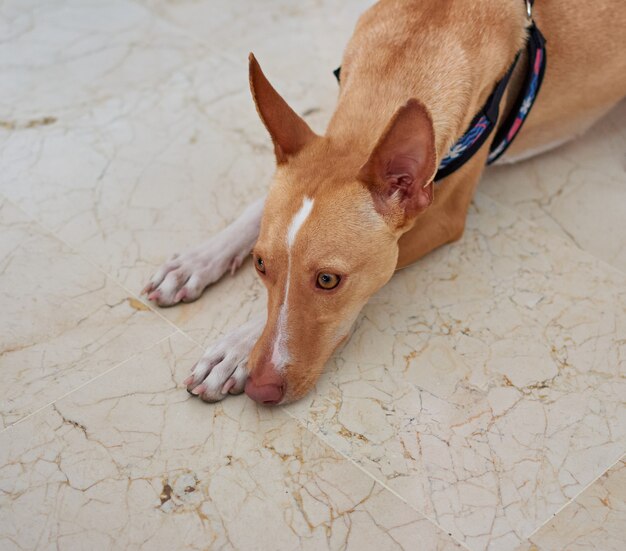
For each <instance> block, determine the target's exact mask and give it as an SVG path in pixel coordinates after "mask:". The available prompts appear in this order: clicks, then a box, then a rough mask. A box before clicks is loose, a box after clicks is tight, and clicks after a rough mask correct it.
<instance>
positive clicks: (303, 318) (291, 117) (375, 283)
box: [145, 0, 626, 404]
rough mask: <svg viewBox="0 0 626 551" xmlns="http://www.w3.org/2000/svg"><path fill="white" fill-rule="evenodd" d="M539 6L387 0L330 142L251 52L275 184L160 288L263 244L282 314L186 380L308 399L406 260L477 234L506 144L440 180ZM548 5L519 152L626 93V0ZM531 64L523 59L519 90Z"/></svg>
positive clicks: (178, 291)
mask: <svg viewBox="0 0 626 551" xmlns="http://www.w3.org/2000/svg"><path fill="white" fill-rule="evenodd" d="M526 9H527V6H526V5H525V3H524V2H523V0H508V1H505V2H503V1H502V0H475V1H473V2H468V1H467V0H382V1H381V2H379V3H378V4H376V5H375V6H374V7H372V8H371V9H369V10H368V11H367V12H366V13H365V14H364V15H363V16H362V17H361V19H360V20H359V23H358V25H357V28H356V31H355V33H354V36H353V37H352V39H351V41H350V43H349V44H348V47H347V49H346V52H345V56H344V60H343V64H342V73H341V89H340V94H339V102H338V106H337V109H336V111H335V113H334V115H333V117H332V120H331V121H330V124H329V125H328V129H327V131H326V135H325V136H323V137H322V136H318V135H316V134H315V133H314V132H313V131H312V130H311V129H310V128H309V127H308V125H307V124H306V123H305V122H304V121H303V120H302V119H301V118H300V117H299V116H298V115H297V114H296V113H295V112H294V111H293V110H292V109H291V108H290V107H289V106H288V105H287V104H286V103H285V101H284V100H283V99H282V98H281V97H280V96H279V95H278V93H277V92H276V91H275V90H274V89H273V88H272V86H271V85H270V84H269V82H268V81H267V79H266V78H265V76H264V75H263V73H262V72H261V69H260V67H259V65H258V63H257V62H256V60H255V59H254V57H253V56H252V55H251V56H250V86H251V89H252V94H253V96H254V100H255V102H256V105H257V109H258V112H259V115H260V116H261V119H262V121H263V123H264V124H265V126H266V128H267V130H268V132H269V133H270V136H271V138H272V141H273V143H274V149H275V152H276V162H277V166H276V174H275V177H274V181H273V183H272V186H271V188H270V192H269V195H268V196H267V199H266V200H265V202H263V201H262V200H261V201H258V202H257V203H255V204H253V205H251V206H250V207H249V208H248V209H247V210H246V211H245V212H244V214H243V215H242V216H241V217H240V218H239V219H238V220H237V221H236V222H234V223H233V224H232V225H231V226H229V227H228V228H226V229H225V230H223V231H222V232H221V233H220V234H218V235H217V236H215V237H214V238H212V239H211V240H210V241H208V242H207V243H205V244H203V245H201V246H200V247H198V248H196V249H194V250H192V251H190V252H188V253H186V254H183V255H180V256H175V257H174V258H173V259H172V260H170V261H169V262H168V263H166V264H165V265H164V266H163V267H162V268H161V269H160V270H159V271H158V272H157V274H155V276H154V277H153V278H152V280H151V282H150V283H149V284H148V285H147V287H146V289H145V291H146V292H148V293H150V294H149V298H150V300H154V301H155V302H157V304H159V305H161V306H165V305H171V304H175V303H177V302H179V301H181V300H182V301H190V300H195V299H196V298H197V297H198V296H199V295H200V294H201V293H202V291H203V290H204V289H205V288H206V287H207V286H208V285H209V284H211V283H212V282H214V281H216V280H217V279H218V278H220V277H221V276H222V275H223V274H224V273H225V272H226V271H228V270H231V271H234V270H235V269H236V268H237V267H238V266H239V265H240V264H241V262H242V260H243V259H244V257H245V256H246V255H247V254H249V252H250V250H251V249H252V247H253V246H254V251H253V258H254V264H255V267H256V269H257V271H258V273H259V276H260V277H261V279H262V281H263V282H264V283H265V285H266V287H267V290H268V308H267V317H266V318H265V317H264V318H263V319H255V320H252V321H250V322H249V323H248V324H246V325H244V326H243V327H240V328H239V329H237V330H236V331H234V332H232V333H230V334H228V335H226V336H225V337H223V338H222V339H221V340H220V341H219V342H218V343H217V344H216V345H215V346H213V347H212V348H211V349H209V350H208V351H207V353H206V354H205V356H204V357H203V358H202V359H201V360H200V361H199V362H198V364H197V365H196V366H195V368H194V370H193V373H192V375H191V376H190V377H189V378H188V379H187V381H186V384H187V386H188V389H189V390H190V391H191V392H192V393H193V394H197V395H199V396H201V397H202V398H203V399H205V400H208V401H215V400H219V399H221V398H223V397H224V396H225V395H227V394H228V393H239V392H241V391H242V390H243V389H244V387H245V391H246V393H247V394H248V395H249V396H250V397H251V398H253V399H254V400H257V401H259V402H262V403H266V404H278V403H286V402H289V401H292V400H295V399H298V398H300V397H301V396H303V395H304V394H305V393H306V392H307V391H308V390H310V389H311V387H312V386H313V385H314V383H315V381H316V380H317V378H318V377H319V375H320V373H321V372H322V369H323V367H324V364H325V363H326V361H327V360H328V358H329V356H330V355H331V354H332V352H333V350H334V349H335V348H336V347H337V345H338V344H339V343H340V342H341V341H342V340H343V339H344V338H345V337H346V336H347V335H348V333H349V330H350V327H351V325H352V324H353V322H354V320H355V319H356V317H357V315H358V313H359V311H360V310H361V308H362V307H363V305H364V304H365V303H366V302H367V300H368V298H369V297H370V296H371V295H372V294H373V293H375V292H376V291H377V290H378V289H380V288H381V287H382V286H383V285H384V284H385V283H386V282H387V281H388V280H389V279H390V278H391V276H392V275H393V273H394V271H395V270H396V269H398V268H401V267H403V266H406V265H407V264H410V263H412V262H415V261H416V260H417V259H419V258H420V257H422V256H423V255H425V254H426V253H428V252H429V251H431V250H433V249H434V248H436V247H439V246H440V245H443V244H444V243H448V242H450V241H454V240H456V239H459V238H460V237H461V235H462V234H463V229H464V225H465V217H466V212H467V209H468V205H469V203H470V200H471V198H472V195H473V193H474V189H475V188H476V184H477V182H478V180H479V178H480V175H481V173H482V171H483V169H484V166H485V160H486V156H487V153H488V144H489V141H490V140H488V141H487V143H486V144H485V145H483V147H482V148H481V149H480V150H479V151H478V153H477V154H475V155H474V157H473V158H472V159H471V160H470V161H469V162H468V163H466V164H465V165H464V166H463V167H462V168H461V169H460V170H458V171H457V172H455V173H453V174H452V175H450V176H448V177H447V178H445V179H444V180H442V181H441V183H440V184H438V185H437V188H436V189H435V186H434V184H433V182H432V180H433V177H434V174H435V172H436V169H437V166H438V162H439V160H440V159H442V157H443V156H445V155H446V153H447V152H448V150H449V148H450V147H451V145H452V144H454V143H455V141H456V140H457V139H458V138H459V136H461V135H462V134H463V132H464V131H465V129H466V128H467V126H468V124H469V123H470V121H471V120H472V118H473V116H474V114H475V113H476V112H477V111H478V110H479V109H480V108H481V106H482V105H483V104H484V102H485V101H486V99H487V97H488V96H489V95H490V93H491V92H492V90H493V88H494V85H495V83H496V82H497V81H498V80H499V79H500V78H501V77H502V76H503V74H504V73H505V72H506V71H507V69H508V68H509V67H510V66H511V64H512V61H513V59H514V58H515V55H516V53H517V52H518V51H520V50H522V49H523V46H524V43H525V40H526V26H527V24H528V18H527V13H526ZM534 18H535V21H536V22H537V24H538V26H539V28H540V29H541V30H542V32H543V34H544V36H545V37H546V39H547V50H548V60H549V61H548V67H547V72H546V76H545V80H544V84H543V88H542V90H541V92H540V94H539V97H538V100H537V102H536V106H535V108H534V110H533V111H532V112H531V114H530V116H529V118H528V120H527V122H526V125H525V126H524V127H523V130H522V131H521V133H520V135H519V137H518V138H517V139H516V141H515V142H514V143H513V145H512V146H511V148H510V149H509V150H508V151H507V154H506V156H505V158H504V160H505V161H506V160H516V159H519V158H522V157H526V156H529V155H532V154H534V153H537V152H539V151H543V150H546V149H549V148H551V147H554V146H555V145H558V144H560V143H562V142H564V141H566V140H568V139H571V138H572V137H574V136H576V135H577V134H580V133H581V132H583V131H584V130H586V129H587V128H588V127H589V126H590V125H591V124H592V123H593V122H594V121H595V120H597V119H598V118H599V117H600V116H601V115H603V114H604V113H606V112H607V111H608V110H609V109H610V108H611V107H612V106H613V105H614V104H615V103H616V102H618V101H619V100H620V99H621V98H623V97H624V96H625V95H626V54H625V52H626V32H624V29H626V3H625V2H624V1H623V0H599V1H598V2H582V3H577V4H576V5H575V6H574V5H572V3H571V2H567V1H566V0H538V3H537V5H536V6H535V11H534ZM526 64H527V61H526V60H525V59H524V56H523V55H522V58H521V59H520V61H519V62H518V64H517V66H516V69H515V72H514V74H513V78H512V81H511V83H510V85H509V90H508V95H509V96H510V97H512V98H514V97H516V95H517V91H518V90H519V88H520V86H521V81H522V74H523V73H522V71H523V70H525V69H524V67H525V66H526ZM509 102H510V100H509V99H508V97H505V98H504V100H503V102H502V103H503V105H502V106H501V110H502V112H503V113H504V114H506V113H507V109H510V106H509V105H508V103H509ZM263 205H264V206H263ZM255 243H256V244H255Z"/></svg>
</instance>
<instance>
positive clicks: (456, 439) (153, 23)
mask: <svg viewBox="0 0 626 551" xmlns="http://www.w3.org/2000/svg"><path fill="white" fill-rule="evenodd" d="M368 4H369V2H368V0H341V1H339V0H301V1H299V2H292V1H290V0H270V1H264V2H253V1H251V0H233V1H230V2H225V1H224V2H222V1H217V0H215V1H213V0H212V1H194V0H177V1H166V0H92V1H90V2H84V1H83V0H58V1H55V2H45V1H43V0H6V1H5V2H3V3H1V4H0V35H1V36H2V37H3V38H2V40H1V41H0V72H1V74H2V78H1V79H0V312H1V314H0V396H1V399H0V431H1V432H0V549H2V551H4V550H13V549H20V550H26V549H62V550H68V549H69V550H75V549H90V550H91V549H97V550H104V549H124V550H130V549H150V550H154V549H167V550H171V549H242V550H249V549H259V550H265V549H268V550H269V549H272V550H273V549H281V550H283V549H310V550H319V549H326V548H328V549H345V548H349V549H354V550H359V551H360V550H365V549H373V550H377V551H379V550H386V549H411V550H413V549H420V550H425V551H430V550H453V549H456V550H460V549H465V550H471V551H482V550H487V549H488V550H494V551H506V550H520V551H521V550H524V551H530V550H535V551H537V550H541V551H556V550H564V549H567V550H581V551H582V550H589V549H598V550H602V551H610V550H615V551H617V550H623V549H625V548H626V466H625V465H626V463H625V461H626V456H624V454H625V453H626V408H625V404H624V402H625V400H626V379H625V376H626V104H624V103H622V104H621V105H620V106H618V107H617V108H616V109H615V110H614V111H613V112H612V113H611V114H610V115H609V116H608V117H607V118H605V119H604V120H603V121H601V122H600V123H599V124H598V125H596V126H595V127H594V128H593V129H592V130H591V131H590V132H589V133H588V134H586V135H585V136H584V137H582V138H579V139H577V140H576V141H574V142H571V143H569V144H567V145H565V146H563V147H561V148H560V149H558V150H556V151H554V152H551V153H548V154H545V155H542V156H540V157H538V158H536V159H533V160H531V161H528V162H525V163H522V164H519V165H515V166H508V167H507V166H502V167H497V168H494V169H489V171H488V172H487V174H486V175H485V178H484V181H483V182H482V184H481V187H480V191H479V192H478V194H477V196H476V199H475V201H474V204H473V205H472V208H471V212H470V215H469V221H468V227H467V231H466V234H465V236H464V238H463V239H462V240H461V241H460V242H458V243H456V244H454V245H452V246H448V247H445V248H443V249H441V250H438V251H436V252H435V253H433V254H431V255H429V256H428V257H426V258H425V259H423V261H421V262H419V263H418V264H417V265H414V266H412V267H410V268H408V269H406V270H403V271H401V272H399V273H398V274H397V276H396V277H395V278H394V279H393V280H392V281H391V282H390V283H389V284H388V285H387V286H386V287H385V288H383V289H382V291H380V292H379V293H378V294H377V295H376V296H375V297H374V298H373V300H372V301H371V303H370V304H369V305H368V306H367V307H366V308H365V310H364V312H363V314H362V316H361V317H360V318H359V321H358V323H357V327H356V329H355V332H354V335H353V337H352V339H351V340H350V341H349V342H348V343H347V344H346V345H344V346H343V348H342V349H341V350H339V351H338V352H337V353H336V355H335V356H334V357H333V359H332V360H331V361H330V363H329V365H328V367H327V371H326V373H325V375H324V376H323V377H322V379H321V380H320V382H319V384H318V385H317V387H316V388H315V390H314V392H312V393H311V394H310V395H309V396H308V397H306V398H305V399H303V400H301V401H300V402H298V403H295V404H292V405H289V406H286V407H280V408H276V409H267V408H260V407H257V405H256V404H255V403H253V402H252V401H251V400H249V399H248V398H247V397H245V396H238V397H230V398H228V399H227V400H225V401H223V402H221V403H219V404H216V405H209V404H204V403H202V402H200V401H199V400H196V399H192V398H190V397H189V396H188V394H187V393H186V392H185V390H184V388H182V386H181V381H182V380H183V379H184V378H185V377H186V375H187V374H188V371H189V369H190V367H191V366H192V365H193V363H194V361H195V360H196V359H197V358H198V357H199V355H200V354H201V352H202V349H203V347H206V346H207V345H208V344H209V343H211V342H212V340H213V339H215V338H216V337H217V336H219V335H220V334H222V333H223V332H224V331H226V330H228V329H230V328H233V327H236V326H237V325H238V324H240V323H241V322H243V321H245V320H247V319H248V318H249V317H250V316H251V315H254V314H255V313H256V312H259V311H261V310H262V309H263V308H264V298H265V297H264V291H263V289H262V288H261V285H260V284H259V283H258V282H257V280H256V278H255V277H254V275H253V273H252V271H253V270H252V268H251V266H250V264H249V263H247V264H246V265H245V266H244V268H243V269H242V270H241V271H240V272H239V273H238V274H236V275H235V276H233V277H226V278H225V279H224V280H223V281H221V282H219V283H218V284H217V285H215V286H214V287H213V288H211V289H210V291H209V292H207V293H205V295H204V296H203V297H202V298H201V299H200V300H199V301H197V302H196V303H193V304H189V305H184V306H180V307H174V308H171V309H165V310H159V309H155V308H153V307H152V306H151V305H148V304H146V303H145V302H143V301H142V299H141V298H140V297H139V294H138V292H139V291H140V289H141V287H142V286H143V284H144V283H145V281H146V279H147V277H148V276H149V275H151V273H152V272H153V271H154V269H155V268H156V267H157V266H158V265H159V264H160V262H162V261H163V259H164V258H165V257H166V256H167V255H169V254H170V253H172V252H175V251H177V250H180V249H182V248H184V247H186V246H188V245H190V244H193V243H195V242H197V241H199V240H200V239H202V238H203V237H204V236H206V235H209V234H211V232H214V231H216V230H218V229H220V228H222V227H223V226H224V225H225V224H226V223H227V222H228V221H229V220H232V219H233V217H234V216H236V214H237V213H238V211H240V210H241V209H242V207H243V206H244V205H245V204H246V203H247V202H249V201H250V200H251V198H256V197H258V196H260V195H261V193H262V190H263V189H264V188H265V186H266V185H267V182H268V181H269V178H270V175H271V172H272V164H273V158H272V152H271V149H270V145H269V143H268V139H267V138H266V135H265V131H264V129H263V128H262V126H261V124H260V123H259V121H258V119H257V116H256V113H255V111H254V107H253V104H252V102H251V100H250V98H249V93H248V88H247V67H246V64H247V54H248V52H249V51H251V50H254V52H255V54H256V55H257V57H258V59H259V60H260V61H261V62H262V64H263V67H264V69H265V70H266V72H267V74H268V75H270V77H271V78H272V80H273V81H274V83H275V84H276V86H277V87H278V88H279V89H280V91H281V92H282V93H283V94H284V95H285V96H286V97H287V98H288V99H289V100H290V102H291V103H292V105H293V106H294V108H295V109H296V110H297V111H299V112H300V113H303V114H306V115H305V116H306V118H307V120H308V121H309V122H310V124H311V125H312V126H313V127H314V128H316V129H318V130H322V129H323V126H324V123H325V122H326V120H327V119H328V117H329V115H330V113H331V111H332V108H333V103H334V99H335V96H336V83H335V82H334V78H333V76H332V73H331V70H332V69H333V68H334V67H336V65H337V64H338V62H339V60H340V57H341V52H342V50H343V46H344V45H345V43H346V41H347V39H348V37H349V35H350V34H351V32H352V28H353V26H354V23H355V21H356V18H357V16H358V14H359V13H360V12H361V11H363V9H364V8H365V7H366V6H367V5H368Z"/></svg>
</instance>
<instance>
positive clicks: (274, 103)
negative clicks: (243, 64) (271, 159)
mask: <svg viewBox="0 0 626 551" xmlns="http://www.w3.org/2000/svg"><path fill="white" fill-rule="evenodd" d="M248 59H249V62H250V64H249V67H250V90H251V91H252V97H253V98H254V103H255V105H256V108H257V111H258V112H259V116H260V117H261V120H262V121H263V124H264V125H265V128H267V131H268V132H269V133H270V136H271V138H272V142H273V143H274V152H275V153H276V162H277V163H279V164H280V163H284V162H286V161H287V160H288V159H289V157H291V156H293V155H296V154H297V153H298V152H299V151H300V150H302V149H303V148H304V147H305V146H306V145H307V144H308V143H310V142H311V141H313V140H314V139H315V138H316V137H317V134H315V132H313V130H311V128H310V127H309V125H308V124H307V123H306V122H304V120H303V119H302V118H301V117H300V116H299V115H298V114H297V113H296V112H295V111H294V110H293V109H292V108H291V107H289V105H288V104H287V102H286V101H285V100H284V99H283V98H282V97H281V96H280V94H279V93H278V92H277V91H276V90H275V89H274V87H273V86H272V85H271V84H270V82H269V80H267V78H266V76H265V75H264V74H263V71H262V70H261V66H260V65H259V62H258V61H257V60H256V58H255V57H254V55H253V54H252V53H251V54H250V56H249V58H248Z"/></svg>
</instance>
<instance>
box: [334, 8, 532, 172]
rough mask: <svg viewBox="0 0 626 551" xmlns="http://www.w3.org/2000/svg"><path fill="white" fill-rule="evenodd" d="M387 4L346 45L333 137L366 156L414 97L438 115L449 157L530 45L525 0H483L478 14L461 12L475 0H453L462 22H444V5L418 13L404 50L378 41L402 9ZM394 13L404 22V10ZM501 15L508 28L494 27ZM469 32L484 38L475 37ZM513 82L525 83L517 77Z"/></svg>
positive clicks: (439, 146) (440, 149)
mask: <svg viewBox="0 0 626 551" xmlns="http://www.w3.org/2000/svg"><path fill="white" fill-rule="evenodd" d="M385 4H386V3H385V2H382V3H381V10H380V13H376V12H375V13H374V14H372V15H373V16H374V17H371V18H370V19H369V20H365V21H361V22H360V24H359V26H360V33H358V35H356V36H357V37H358V39H353V40H352V41H351V43H350V44H349V46H348V48H347V50H346V54H345V58H344V62H343V64H342V73H341V76H342V83H341V92H340V96H339V101H338V105H337V109H336V111H335V113H334V115H333V117H332V119H331V121H330V123H329V125H328V128H327V132H326V136H327V137H328V138H329V139H330V140H331V141H332V142H334V143H336V144H343V145H344V147H345V151H346V152H347V154H349V155H350V156H353V157H355V158H358V159H363V160H364V159H366V158H367V155H368V153H369V151H371V150H372V148H373V146H374V145H375V143H376V140H377V139H378V137H379V136H380V135H381V133H382V132H383V131H384V128H385V125H386V124H387V122H388V121H389V120H390V118H391V116H392V115H393V113H394V111H395V110H396V109H397V108H398V107H399V106H400V105H402V104H403V103H405V102H406V101H407V100H408V99H409V98H411V97H414V98H417V99H419V100H420V101H421V102H422V103H423V104H424V105H425V106H426V107H427V109H428V111H429V112H430V114H431V116H432V120H433V126H434V130H435V140H436V150H437V155H438V157H439V158H442V157H443V156H444V155H445V154H446V153H447V151H448V150H449V148H450V146H451V145H452V144H453V143H454V142H455V140H456V139H457V138H458V137H459V136H460V135H461V134H462V133H463V132H464V131H465V129H466V127H467V125H468V124H469V123H470V121H471V119H472V117H473V116H474V114H475V113H476V112H477V111H478V110H479V109H480V107H481V106H482V104H483V103H484V102H485V101H486V99H487V97H488V96H489V94H490V93H491V92H492V89H493V86H494V83H495V82H496V81H497V80H498V79H499V78H500V77H501V76H502V74H503V73H504V72H505V71H506V69H507V68H508V64H509V63H510V62H511V61H512V59H513V58H514V56H515V53H516V52H517V51H518V50H519V49H520V48H521V47H522V44H523V41H524V36H525V31H524V26H525V16H524V10H523V2H521V0H520V2H519V5H518V4H517V3H515V2H511V3H505V4H508V5H507V6H496V4H494V2H489V1H483V2H477V3H476V4H475V5H474V7H473V9H475V10H476V13H475V14H474V17H467V14H465V15H466V16H465V17H464V18H461V17H460V16H461V14H462V10H463V9H465V7H466V6H467V2H462V3H461V2H453V9H452V11H454V9H457V10H459V21H458V22H456V23H452V24H449V25H444V26H443V27H442V26H440V23H441V22H440V21H439V20H438V19H437V15H438V14H437V10H439V11H441V10H443V8H433V9H434V10H435V13H434V15H433V14H431V15H429V16H428V17H427V16H419V17H418V16H415V14H413V13H411V16H415V18H414V19H413V20H412V21H411V20H408V21H407V28H406V29H399V30H398V34H404V33H407V36H406V37H400V38H401V39H400V40H399V41H398V43H399V44H398V46H397V47H390V46H389V44H386V43H381V44H377V42H378V41H379V40H385V38H384V37H386V36H387V37H388V34H386V33H385V26H386V24H387V21H386V19H385V18H386V17H389V15H390V14H389V13H388V10H389V9H402V8H397V7H396V8H392V7H389V6H385ZM407 4H412V3H410V2H409V3H407ZM460 4H463V5H460ZM396 6H397V5H396ZM385 9H387V11H385ZM413 9H415V7H414V6H413ZM394 17H395V20H396V21H397V20H398V19H397V17H398V16H397V14H394ZM408 17H409V16H407V17H405V20H406V19H408ZM447 20H448V21H454V16H453V15H451V14H450V13H448V14H447ZM499 20H501V21H503V23H502V27H503V29H502V28H500V29H499V30H496V31H493V29H494V28H496V27H497V26H498V21H499ZM468 21H469V22H468ZM488 22H491V26H490V27H487V26H486V25H487V23H488ZM410 25H413V26H415V28H420V29H421V31H420V33H414V29H412V28H411V27H410ZM511 30H516V31H517V32H511ZM411 33H414V34H411ZM444 33H449V34H448V35H447V36H446V34H444ZM466 36H482V37H483V38H482V39H481V40H478V39H476V40H468V39H467V38H465V37H466ZM379 37H383V38H379ZM513 84H514V87H515V86H519V84H518V83H517V82H516V79H514V82H513ZM355 162H356V161H355Z"/></svg>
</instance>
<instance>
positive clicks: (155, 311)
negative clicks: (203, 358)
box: [0, 193, 202, 346]
mask: <svg viewBox="0 0 626 551" xmlns="http://www.w3.org/2000/svg"><path fill="white" fill-rule="evenodd" d="M0 198H2V199H4V200H5V201H7V203H9V204H10V205H12V206H13V207H15V208H17V209H18V210H19V211H20V212H21V213H22V214H23V215H24V216H26V218H27V219H28V220H29V221H30V222H32V223H34V224H37V226H38V227H39V228H40V229H41V230H43V232H44V233H46V234H47V235H48V236H50V237H52V238H54V239H56V240H57V241H59V242H60V243H62V244H63V245H64V246H65V247H67V248H68V249H69V250H70V251H72V253H74V254H75V255H77V256H78V257H79V258H81V259H82V260H85V261H86V262H88V263H89V264H90V265H91V266H93V267H94V268H96V270H98V271H99V272H100V273H101V274H103V275H104V276H106V277H107V278H108V279H110V280H111V281H112V282H113V283H115V284H116V285H117V286H118V287H120V288H121V289H123V290H124V291H125V292H126V294H127V295H129V298H133V299H135V300H138V301H139V302H141V304H143V305H144V306H146V307H147V308H148V310H149V311H150V312H152V313H153V314H155V315H156V316H157V317H159V318H160V319H161V320H162V321H165V322H166V323H167V324H168V325H170V326H171V327H173V328H174V329H175V331H180V332H181V333H185V336H187V337H188V338H189V339H191V340H192V341H193V342H195V343H196V344H198V345H199V346H202V344H201V343H199V342H198V341H196V339H194V338H193V337H192V336H191V335H187V333H186V332H185V331H184V330H183V328H181V327H178V325H176V324H175V323H174V322H173V321H171V320H169V319H168V318H166V317H165V316H164V315H163V314H161V313H160V312H159V310H158V309H156V308H155V307H154V306H153V305H152V304H151V303H146V302H145V301H144V300H143V299H142V298H141V295H140V294H139V293H135V292H134V291H131V290H130V289H128V287H126V285H124V284H123V283H122V282H121V281H119V280H118V279H117V277H115V276H113V275H111V274H109V273H107V272H106V270H104V269H103V268H102V267H101V266H100V265H98V264H97V263H96V262H95V261H94V260H93V259H92V258H90V257H89V256H87V255H85V254H83V253H82V252H80V251H79V250H77V249H76V248H75V247H73V246H72V245H70V244H69V243H68V242H67V241H65V239H63V238H61V237H60V236H59V235H57V234H56V233H55V232H54V231H52V230H51V229H50V228H48V227H46V226H45V225H44V224H43V223H42V222H41V221H39V220H37V219H36V218H34V217H33V216H31V215H30V214H29V213H28V212H26V211H25V210H24V209H23V208H22V207H21V206H20V205H19V204H17V203H15V202H14V201H12V200H11V199H9V198H8V197H7V196H6V195H5V194H4V193H0Z"/></svg>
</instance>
